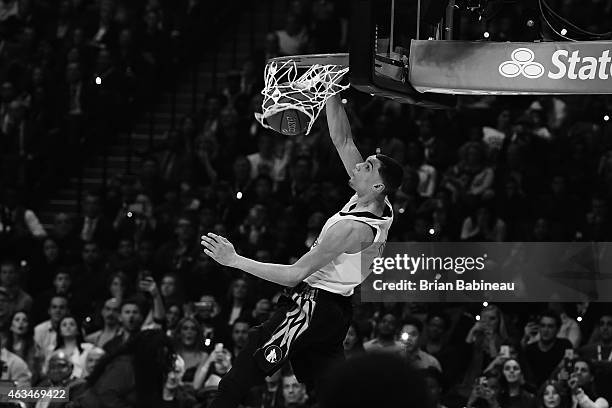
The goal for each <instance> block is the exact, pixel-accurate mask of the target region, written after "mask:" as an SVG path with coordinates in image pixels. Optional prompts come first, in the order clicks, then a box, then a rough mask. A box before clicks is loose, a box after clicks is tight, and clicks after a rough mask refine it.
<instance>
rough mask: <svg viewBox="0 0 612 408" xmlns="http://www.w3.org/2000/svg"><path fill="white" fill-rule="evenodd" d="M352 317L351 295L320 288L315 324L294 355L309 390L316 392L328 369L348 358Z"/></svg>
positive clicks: (295, 366)
mask: <svg viewBox="0 0 612 408" xmlns="http://www.w3.org/2000/svg"><path fill="white" fill-rule="evenodd" d="M351 318H352V306H351V303H350V298H343V297H339V295H333V294H329V293H325V292H320V294H319V305H318V309H317V310H316V311H315V314H314V315H313V318H312V324H311V327H310V328H309V330H308V331H307V332H306V333H305V334H304V336H303V337H302V338H300V339H299V340H298V342H297V344H296V347H295V352H294V354H292V356H291V366H292V367H293V370H294V373H295V376H296V378H297V379H298V381H300V382H301V383H304V384H306V387H307V388H308V391H309V392H312V390H315V394H316V391H317V390H319V389H320V385H321V382H322V381H324V377H325V373H326V372H327V370H328V369H329V368H330V367H331V366H332V365H333V364H335V363H337V362H339V361H342V360H343V359H344V347H343V342H344V338H345V337H346V332H347V331H348V328H349V326H350V322H351Z"/></svg>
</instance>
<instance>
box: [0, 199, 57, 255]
mask: <svg viewBox="0 0 612 408" xmlns="http://www.w3.org/2000/svg"><path fill="white" fill-rule="evenodd" d="M46 235H47V232H46V231H45V229H44V228H43V227H42V225H41V224H40V221H39V220H38V217H37V216H36V214H35V213H34V211H32V210H30V209H27V208H25V207H24V206H23V205H20V203H19V199H18V197H17V191H16V190H15V189H14V188H12V187H7V188H4V191H3V194H2V195H1V196H0V249H2V248H3V246H4V245H7V244H8V243H7V244H5V243H4V242H3V241H5V240H12V241H13V243H16V242H21V243H22V244H24V243H25V242H27V241H28V240H29V239H31V238H44V237H45V236H46ZM7 249H8V248H7ZM20 250H21V251H22V250H23V248H13V252H12V253H13V254H15V253H19V251H20Z"/></svg>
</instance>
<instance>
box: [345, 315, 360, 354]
mask: <svg viewBox="0 0 612 408" xmlns="http://www.w3.org/2000/svg"><path fill="white" fill-rule="evenodd" d="M342 345H343V347H344V356H345V357H346V358H350V357H354V356H357V355H360V354H361V353H363V352H364V349H363V335H362V334H361V332H360V331H359V330H358V327H357V325H356V324H355V323H351V325H350V326H349V329H348V331H347V332H346V337H345V338H344V343H342Z"/></svg>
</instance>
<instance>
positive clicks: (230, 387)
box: [210, 305, 289, 408]
mask: <svg viewBox="0 0 612 408" xmlns="http://www.w3.org/2000/svg"><path fill="white" fill-rule="evenodd" d="M288 308H289V307H288V306H286V305H282V306H279V308H278V310H277V311H276V312H275V313H274V314H273V315H272V316H271V317H270V319H269V320H267V321H266V322H265V323H263V324H262V325H260V326H257V327H255V328H253V329H252V330H251V331H250V332H249V338H248V341H247V344H246V346H245V347H244V349H243V350H242V351H241V352H240V354H239V355H238V356H237V357H236V358H235V359H234V361H233V362H232V368H231V369H230V370H229V372H228V373H227V374H225V375H224V376H223V378H222V379H221V382H220V383H219V393H218V394H217V396H216V398H215V399H214V401H213V402H212V404H211V405H210V407H211V408H235V407H237V406H238V405H240V403H242V401H243V400H244V398H245V397H246V395H247V393H248V392H249V390H250V389H251V388H252V387H253V386H255V385H259V384H262V383H263V382H264V378H265V376H266V375H269V374H270V373H267V374H266V373H265V372H264V371H263V370H262V369H261V367H260V366H259V364H257V361H256V360H255V358H254V357H253V355H254V354H255V351H256V350H257V349H258V348H259V347H261V344H262V343H263V342H265V341H266V340H267V339H268V338H269V337H270V336H271V334H272V332H273V331H274V330H275V329H276V327H278V326H279V325H280V323H281V322H282V321H283V320H284V318H285V315H286V313H287V310H288Z"/></svg>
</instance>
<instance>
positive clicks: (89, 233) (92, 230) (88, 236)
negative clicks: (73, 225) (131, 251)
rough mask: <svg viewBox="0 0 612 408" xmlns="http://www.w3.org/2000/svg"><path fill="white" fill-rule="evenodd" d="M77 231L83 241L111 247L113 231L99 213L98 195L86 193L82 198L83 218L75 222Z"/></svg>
mask: <svg viewBox="0 0 612 408" xmlns="http://www.w3.org/2000/svg"><path fill="white" fill-rule="evenodd" d="M77 231H79V236H80V237H81V240H82V241H83V242H92V241H95V242H99V243H100V244H101V245H102V246H103V247H104V248H111V247H112V246H113V243H114V237H113V235H114V233H113V228H112V225H111V223H110V222H109V221H108V220H106V218H105V217H104V216H103V215H102V213H101V203H100V197H99V196H98V195H97V194H95V193H91V192H90V193H87V194H86V195H85V198H84V199H83V218H82V219H80V220H79V222H78V223H77Z"/></svg>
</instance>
